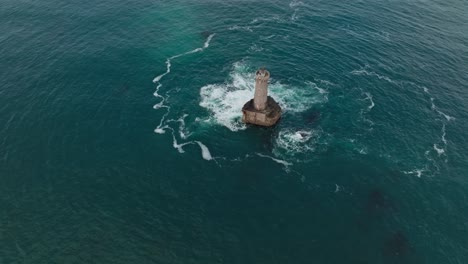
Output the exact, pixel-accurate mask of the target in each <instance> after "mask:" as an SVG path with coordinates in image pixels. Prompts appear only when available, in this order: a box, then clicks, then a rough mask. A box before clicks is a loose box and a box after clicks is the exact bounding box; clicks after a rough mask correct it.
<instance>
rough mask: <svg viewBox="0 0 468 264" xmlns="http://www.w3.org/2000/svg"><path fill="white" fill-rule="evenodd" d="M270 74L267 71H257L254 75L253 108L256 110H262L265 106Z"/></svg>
mask: <svg viewBox="0 0 468 264" xmlns="http://www.w3.org/2000/svg"><path fill="white" fill-rule="evenodd" d="M269 80H270V73H269V72H268V71H267V70H259V71H257V74H256V75H255V95H254V107H255V109H257V110H264V109H265V108H266V106H267V97H268V81H269Z"/></svg>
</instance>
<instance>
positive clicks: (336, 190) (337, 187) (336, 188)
mask: <svg viewBox="0 0 468 264" xmlns="http://www.w3.org/2000/svg"><path fill="white" fill-rule="evenodd" d="M340 189H341V188H340V186H339V185H338V184H336V183H335V193H337V192H339V191H340Z"/></svg>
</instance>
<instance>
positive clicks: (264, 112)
mask: <svg viewBox="0 0 468 264" xmlns="http://www.w3.org/2000/svg"><path fill="white" fill-rule="evenodd" d="M269 80H270V72H269V71H267V70H266V69H265V68H260V69H259V70H257V72H256V73H255V93H254V98H253V99H252V100H250V101H248V102H247V103H245V105H244V107H243V108H242V121H243V122H244V123H247V124H254V125H259V126H265V127H269V126H273V125H274V124H276V123H277V122H278V120H279V119H280V117H281V107H280V106H279V104H278V103H277V102H276V101H275V100H274V99H273V98H272V97H270V96H268V82H269Z"/></svg>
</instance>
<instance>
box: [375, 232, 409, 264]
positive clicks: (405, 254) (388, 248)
mask: <svg viewBox="0 0 468 264" xmlns="http://www.w3.org/2000/svg"><path fill="white" fill-rule="evenodd" d="M411 252H412V248H411V245H410V243H409V241H408V238H407V237H406V235H405V234H404V233H403V232H402V231H396V232H394V233H393V234H392V235H391V236H390V237H388V238H387V239H386V240H385V242H384V247H383V252H382V253H383V256H384V257H385V260H386V262H387V263H410V259H409V257H410V253H411Z"/></svg>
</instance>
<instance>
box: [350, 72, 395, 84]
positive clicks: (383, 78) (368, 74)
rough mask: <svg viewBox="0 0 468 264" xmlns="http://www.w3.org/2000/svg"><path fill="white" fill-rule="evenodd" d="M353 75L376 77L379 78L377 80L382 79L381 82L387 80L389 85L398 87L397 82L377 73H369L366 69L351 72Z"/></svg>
mask: <svg viewBox="0 0 468 264" xmlns="http://www.w3.org/2000/svg"><path fill="white" fill-rule="evenodd" d="M351 74H353V75H367V76H374V77H377V78H378V79H380V80H385V81H387V82H389V83H392V84H396V85H398V83H397V82H395V81H394V80H392V79H390V78H389V77H387V76H384V75H380V74H378V73H375V72H373V71H367V70H365V69H361V70H354V71H352V72H351Z"/></svg>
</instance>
